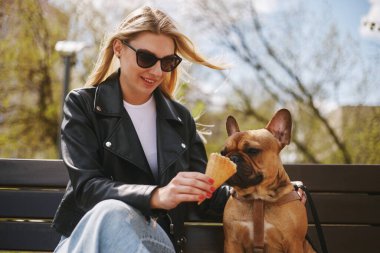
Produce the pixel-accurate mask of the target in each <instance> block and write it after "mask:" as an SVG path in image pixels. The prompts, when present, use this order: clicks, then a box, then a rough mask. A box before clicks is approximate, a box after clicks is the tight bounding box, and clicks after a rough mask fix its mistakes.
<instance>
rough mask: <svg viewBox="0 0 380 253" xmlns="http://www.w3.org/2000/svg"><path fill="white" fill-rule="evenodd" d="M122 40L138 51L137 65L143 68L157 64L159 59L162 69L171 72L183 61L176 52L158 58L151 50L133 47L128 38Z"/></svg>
mask: <svg viewBox="0 0 380 253" xmlns="http://www.w3.org/2000/svg"><path fill="white" fill-rule="evenodd" d="M121 42H122V43H123V44H124V45H126V46H127V47H129V48H130V49H132V50H133V51H135V52H136V61H137V65H139V66H140V67H141V68H150V67H152V66H153V65H154V64H156V62H157V61H160V62H161V69H162V71H165V72H171V71H173V70H174V69H175V68H176V67H177V66H178V64H180V63H181V61H182V58H181V57H179V56H178V55H176V54H172V55H168V56H165V57H163V58H158V57H156V56H155V55H154V54H152V53H151V52H149V51H147V50H144V49H136V48H134V47H132V46H131V45H129V44H128V42H127V41H126V40H122V41H121Z"/></svg>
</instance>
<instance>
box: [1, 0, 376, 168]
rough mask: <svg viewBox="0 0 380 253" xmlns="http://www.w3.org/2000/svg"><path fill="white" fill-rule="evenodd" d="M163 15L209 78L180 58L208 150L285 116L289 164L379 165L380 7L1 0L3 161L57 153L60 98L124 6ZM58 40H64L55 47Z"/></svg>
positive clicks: (181, 94)
mask: <svg viewBox="0 0 380 253" xmlns="http://www.w3.org/2000/svg"><path fill="white" fill-rule="evenodd" d="M145 4H148V5H151V6H153V7H158V8H160V9H162V10H163V11H165V12H166V13H168V14H169V15H170V16H171V17H173V19H174V20H175V21H176V22H177V23H178V26H179V28H180V30H182V31H183V32H184V33H185V34H187V35H188V36H189V37H190V38H191V39H192V40H193V42H194V43H195V45H196V47H197V49H198V50H199V51H200V52H201V53H202V54H204V55H205V56H206V57H208V58H210V59H211V60H212V61H213V62H215V63H224V64H228V66H229V67H228V68H227V69H226V70H224V71H214V70H210V69H207V68H204V67H199V66H194V65H192V64H190V63H188V62H183V63H182V64H181V67H182V68H183V69H184V70H185V71H186V73H187V74H186V75H184V76H183V77H182V79H181V85H180V87H179V89H178V91H177V93H176V98H177V99H178V100H179V101H181V102H182V103H183V104H185V105H186V106H187V107H188V108H189V109H190V110H191V111H192V113H193V116H194V117H195V118H196V120H197V123H198V129H199V131H200V133H201V134H202V137H203V138H204V141H205V143H206V148H207V152H208V153H210V152H219V151H220V149H221V148H222V146H223V143H224V140H225V139H226V137H227V134H226V131H225V119H226V118H227V116H228V115H233V116H235V117H236V118H237V119H238V122H239V123H240V128H241V129H242V130H246V129H255V128H260V127H264V126H265V125H266V124H267V122H268V120H269V119H270V118H271V116H272V115H273V114H274V112H275V111H276V110H278V109H280V108H283V107H286V108H288V109H289V110H290V111H291V113H292V116H293V133H292V143H291V145H289V146H288V147H287V148H285V150H284V151H283V152H282V159H283V160H284V162H286V163H347V164H348V163H356V164H375V163H377V164H378V163H380V74H379V73H380V71H379V70H380V68H379V64H380V0H369V1H368V0H287V1H281V0H234V1H230V0H229V1H228V0H189V1H181V0H156V1H139V0H128V1H127V0H113V1H108V0H104V1H103V0H82V1H76V0H54V1H53V0H51V1H48V0H0V157H2V158H7V157H12V158H49V159H55V158H58V157H59V151H58V150H59V149H58V146H59V125H60V121H61V108H62V99H63V97H64V96H65V94H66V93H67V91H68V90H71V89H74V88H77V87H81V86H83V84H84V82H85V80H86V78H87V75H88V74H89V71H90V70H91V68H92V67H93V64H94V63H95V61H96V57H97V54H98V50H99V47H100V44H101V42H102V40H103V38H104V35H105V34H106V33H107V32H111V31H112V30H113V29H114V28H116V27H117V25H118V24H119V22H120V21H121V20H122V19H123V18H124V17H125V16H126V15H127V14H128V13H129V12H131V11H132V10H134V9H136V8H138V7H140V6H142V5H145ZM62 41H64V42H62Z"/></svg>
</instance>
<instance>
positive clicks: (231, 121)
mask: <svg viewBox="0 0 380 253" xmlns="http://www.w3.org/2000/svg"><path fill="white" fill-rule="evenodd" d="M226 129H227V134H228V136H231V135H232V134H234V133H237V132H240V129H239V125H238V123H237V121H236V119H235V118H234V117H232V116H228V117H227V121H226Z"/></svg>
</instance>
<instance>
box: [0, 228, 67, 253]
mask: <svg viewBox="0 0 380 253" xmlns="http://www.w3.org/2000/svg"><path fill="white" fill-rule="evenodd" d="M0 238H1V239H0V249H4V250H38V251H48V250H50V251H51V250H53V249H54V248H55V247H56V246H57V244H58V242H59V240H60V236H59V234H58V233H56V232H55V231H54V230H53V229H52V228H51V227H50V223H45V222H41V223H36V222H28V223H22V222H0Z"/></svg>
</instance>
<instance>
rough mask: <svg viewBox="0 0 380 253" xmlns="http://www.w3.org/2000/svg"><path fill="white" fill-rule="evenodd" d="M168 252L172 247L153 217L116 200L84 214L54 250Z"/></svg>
mask: <svg viewBox="0 0 380 253" xmlns="http://www.w3.org/2000/svg"><path fill="white" fill-rule="evenodd" d="M82 252H83V253H84V252H85V253H87V252H91V253H106V252H110V253H111V252H112V253H119V252H120V253H125V252H133V253H134V252H136V253H137V252H138V253H148V252H160V253H161V252H162V253H166V252H168V253H169V252H170V253H174V252H175V250H174V247H173V244H172V243H171V241H170V239H169V237H168V236H167V234H166V233H165V231H164V230H163V229H162V228H161V227H160V225H158V224H157V223H156V222H155V221H154V220H152V219H151V220H147V219H146V218H145V217H144V216H143V215H142V214H141V213H140V212H139V211H137V210H136V209H134V208H133V207H131V206H129V205H127V204H125V203H124V202H122V201H119V200H105V201H102V202H100V203H98V204H97V205H96V206H95V207H94V208H93V209H91V210H90V211H89V212H87V213H86V215H85V216H84V217H83V218H82V219H81V220H80V222H79V223H78V225H77V226H76V227H75V229H74V231H73V232H72V234H71V235H70V237H67V238H66V237H62V239H61V241H60V242H59V244H58V246H57V247H56V249H55V251H54V253H82Z"/></svg>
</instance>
